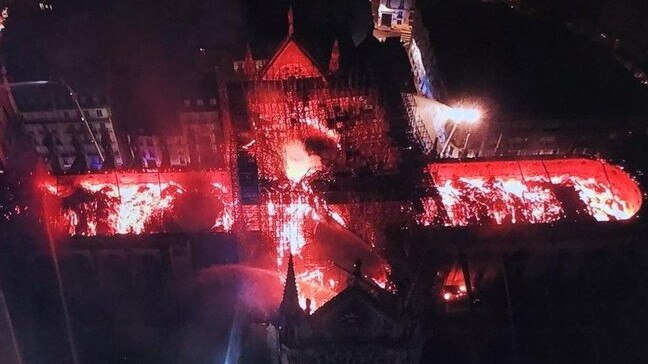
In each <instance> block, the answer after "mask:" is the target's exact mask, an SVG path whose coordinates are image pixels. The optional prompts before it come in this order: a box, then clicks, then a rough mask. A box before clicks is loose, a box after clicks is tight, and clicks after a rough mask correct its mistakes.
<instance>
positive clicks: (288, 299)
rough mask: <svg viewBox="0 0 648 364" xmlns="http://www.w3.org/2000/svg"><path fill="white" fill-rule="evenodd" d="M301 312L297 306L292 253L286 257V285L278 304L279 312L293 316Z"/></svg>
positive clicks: (297, 299)
mask: <svg viewBox="0 0 648 364" xmlns="http://www.w3.org/2000/svg"><path fill="white" fill-rule="evenodd" d="M301 312H302V309H301V307H300V306H299V296H298V295H297V278H296V277H295V266H294V263H293V256H292V253H291V254H290V256H289V257H288V272H287V273H286V285H285V287H284V293H283V299H282V300H281V305H280V306H279V314H280V315H283V316H294V315H295V314H299V313H301Z"/></svg>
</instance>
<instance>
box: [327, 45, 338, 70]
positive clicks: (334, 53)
mask: <svg viewBox="0 0 648 364" xmlns="http://www.w3.org/2000/svg"><path fill="white" fill-rule="evenodd" d="M339 69H340V45H339V43H338V40H337V39H336V40H335V42H334V43H333V49H332V50H331V59H330V60H329V73H330V74H334V73H336V72H337V71H338V70H339Z"/></svg>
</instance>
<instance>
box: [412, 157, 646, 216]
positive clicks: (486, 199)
mask: <svg viewBox="0 0 648 364" xmlns="http://www.w3.org/2000/svg"><path fill="white" fill-rule="evenodd" d="M428 170H429V172H430V174H431V176H432V177H433V180H434V187H435V190H436V192H437V194H436V196H432V197H428V198H425V199H423V201H422V202H423V204H422V205H423V208H424V212H423V213H422V214H421V215H420V216H419V222H420V223H422V224H424V225H439V224H442V225H447V226H465V225H479V224H489V223H495V224H506V223H513V224H518V223H549V222H552V221H557V220H560V219H570V220H596V221H610V220H628V219H630V218H631V217H632V216H634V215H635V214H636V213H637V211H639V208H640V207H641V202H642V196H641V191H640V190H639V188H638V186H637V184H636V183H635V182H634V181H633V180H632V178H630V176H629V175H628V174H626V173H625V172H623V171H622V170H621V169H620V168H619V167H616V166H613V165H610V164H608V163H606V162H603V161H597V160H590V159H560V160H559V159H555V160H522V161H492V162H472V163H437V164H433V165H430V166H429V167H428Z"/></svg>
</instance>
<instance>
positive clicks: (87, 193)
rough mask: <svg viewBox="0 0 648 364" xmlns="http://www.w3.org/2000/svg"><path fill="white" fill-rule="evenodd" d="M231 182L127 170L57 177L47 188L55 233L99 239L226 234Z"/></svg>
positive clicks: (207, 175)
mask: <svg viewBox="0 0 648 364" xmlns="http://www.w3.org/2000/svg"><path fill="white" fill-rule="evenodd" d="M228 181H229V176H228V175H226V174H225V173H222V172H201V173H157V172H152V173H136V172H133V173H128V172H124V173H110V174H91V175H78V176H64V177H58V178H57V179H52V180H49V181H47V182H45V183H44V184H43V187H44V189H45V191H47V195H48V196H49V197H50V198H48V199H47V201H48V210H49V211H48V212H50V214H49V216H50V222H51V223H52V225H53V226H54V227H55V230H56V231H58V232H61V233H64V234H65V233H67V234H68V235H72V236H74V235H79V236H95V235H115V234H143V233H156V232H174V231H182V232H192V231H205V230H213V231H228V230H229V229H230V228H231V226H232V223H233V216H232V196H231V190H230V187H229V182H228Z"/></svg>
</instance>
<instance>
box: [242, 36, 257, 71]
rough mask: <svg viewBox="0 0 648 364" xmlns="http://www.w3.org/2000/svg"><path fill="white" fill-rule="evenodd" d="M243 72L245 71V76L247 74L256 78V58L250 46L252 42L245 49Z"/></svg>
mask: <svg viewBox="0 0 648 364" xmlns="http://www.w3.org/2000/svg"><path fill="white" fill-rule="evenodd" d="M243 73H245V76H247V77H248V78H249V79H254V78H255V77H256V66H255V65H254V58H253V57H252V49H251V48H250V43H248V44H247V47H246V50H245V60H244V61H243Z"/></svg>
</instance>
